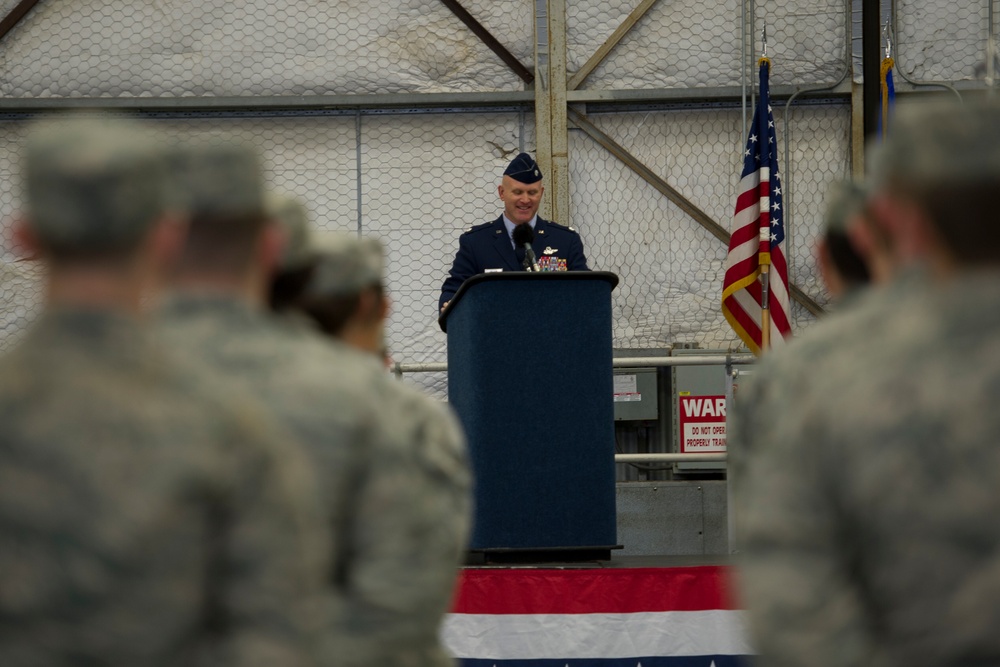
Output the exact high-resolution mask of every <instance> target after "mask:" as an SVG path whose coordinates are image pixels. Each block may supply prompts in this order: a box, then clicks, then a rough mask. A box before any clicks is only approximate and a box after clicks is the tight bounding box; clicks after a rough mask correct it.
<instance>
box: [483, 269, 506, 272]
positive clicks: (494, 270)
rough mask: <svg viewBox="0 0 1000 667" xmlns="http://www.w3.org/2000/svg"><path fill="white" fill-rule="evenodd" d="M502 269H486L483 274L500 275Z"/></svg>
mask: <svg viewBox="0 0 1000 667" xmlns="http://www.w3.org/2000/svg"><path fill="white" fill-rule="evenodd" d="M502 272H503V269H486V270H484V271H483V273H502Z"/></svg>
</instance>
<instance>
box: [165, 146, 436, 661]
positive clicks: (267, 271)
mask: <svg viewBox="0 0 1000 667" xmlns="http://www.w3.org/2000/svg"><path fill="white" fill-rule="evenodd" d="M174 162H175V164H174V169H175V172H176V174H177V175H178V176H179V177H180V180H181V181H182V184H183V187H182V190H183V192H184V193H186V202H185V208H186V209H187V211H188V212H189V215H190V218H191V228H190V230H189V237H188V241H187V244H186V246H185V248H184V252H183V255H182V258H181V261H180V266H179V270H178V271H177V273H176V275H175V276H174V279H173V281H172V286H173V290H174V294H173V295H172V297H171V298H170V300H169V301H168V303H167V304H166V306H165V308H164V311H163V313H162V329H163V334H164V336H165V338H166V339H167V340H169V341H170V342H171V343H172V344H173V345H174V346H176V348H177V349H180V350H183V351H184V352H186V353H187V354H188V355H190V356H191V357H192V358H194V359H197V360H198V361H199V363H201V364H203V365H204V366H206V367H208V368H212V369H215V370H216V371H217V372H219V373H221V374H224V375H226V376H228V377H230V378H237V379H238V380H239V381H240V382H241V384H242V385H243V386H245V387H246V388H247V389H248V390H250V391H253V392H254V393H255V394H256V395H257V396H259V397H260V398H262V399H263V400H264V402H266V403H267V405H268V406H269V408H270V410H271V412H273V413H274V414H275V415H276V416H277V417H278V418H279V419H281V420H282V422H283V423H284V424H286V425H287V426H288V427H289V428H290V429H291V430H292V431H293V433H294V434H295V435H296V436H298V438H299V439H300V440H301V441H302V442H303V443H305V445H306V446H307V447H308V450H309V454H310V458H311V461H312V465H313V471H314V474H315V476H316V478H317V481H318V484H319V487H320V489H321V490H322V492H323V495H324V498H323V500H324V505H325V510H326V513H327V526H328V530H327V531H326V534H325V538H326V539H327V540H328V542H329V544H330V546H331V547H332V552H333V556H332V559H331V561H330V563H329V564H328V567H327V574H326V577H325V578H324V579H323V580H322V581H320V582H317V587H318V588H321V589H323V590H325V591H326V592H327V602H328V605H327V609H328V614H327V615H324V616H322V617H317V621H318V625H322V626H323V627H322V628H318V629H319V630H320V632H321V633H322V635H323V656H322V658H323V662H324V664H330V665H337V666H338V667H339V666H341V665H344V666H350V665H366V666H367V665H381V664H385V665H405V664H410V661H411V660H412V661H413V664H423V663H421V662H419V661H417V660H416V659H415V657H413V656H411V654H410V653H408V652H407V651H408V649H409V648H410V647H409V645H406V644H404V643H402V642H400V641H398V640H397V639H396V637H397V636H398V635H397V633H399V632H402V631H404V630H405V629H406V628H408V627H409V626H410V625H411V624H413V623H422V622H424V620H423V619H420V618H414V615H415V613H419V610H415V609H414V608H413V607H412V606H411V605H410V604H409V601H410V598H411V592H410V591H412V590H417V591H419V590H422V586H423V583H422V580H423V578H424V577H427V576H430V575H429V574H428V573H426V572H424V571H422V570H421V567H420V565H421V564H422V563H423V560H422V559H423V555H422V553H421V549H423V548H425V546H426V545H425V540H426V536H425V529H429V528H428V527H427V523H426V518H425V516H424V515H425V512H426V501H425V500H424V499H423V497H422V493H423V485H422V482H419V478H418V477H417V476H416V462H415V458H416V454H414V453H413V451H412V450H413V445H412V443H410V442H408V441H405V440H404V438H405V437H406V436H407V435H408V434H407V433H405V432H402V431H401V430H400V429H399V428H397V426H396V424H397V422H398V421H399V420H402V419H405V418H406V415H401V414H399V413H398V412H397V411H394V410H392V409H391V406H390V403H389V398H388V396H389V393H388V384H389V381H388V379H387V378H386V377H385V376H384V373H383V371H382V368H381V366H380V364H379V363H378V361H377V360H376V359H374V358H371V357H369V356H368V355H362V354H359V353H357V352H356V351H354V350H352V349H349V348H347V347H346V346H343V345H331V343H330V342H329V341H327V340H325V339H324V338H322V337H320V336H319V335H318V334H316V333H315V332H313V331H310V330H308V329H306V328H304V327H302V326H296V325H295V323H293V322H290V321H286V320H285V319H279V318H276V317H274V316H273V315H272V314H271V313H270V312H269V311H268V310H267V296H268V290H269V287H270V280H271V274H272V272H273V271H274V269H275V267H276V265H277V263H278V261H279V258H280V257H281V256H282V248H281V241H282V237H283V234H282V231H281V228H280V226H278V225H277V224H273V221H272V220H271V219H270V217H269V216H267V215H266V214H265V200H264V192H263V175H262V171H261V168H260V165H259V161H258V157H257V155H256V153H255V151H253V150H252V149H250V148H248V147H245V146H240V145H236V144H226V143H202V144H200V145H198V146H189V147H186V148H184V149H183V150H181V151H179V152H178V154H177V155H176V156H175V160H174Z"/></svg>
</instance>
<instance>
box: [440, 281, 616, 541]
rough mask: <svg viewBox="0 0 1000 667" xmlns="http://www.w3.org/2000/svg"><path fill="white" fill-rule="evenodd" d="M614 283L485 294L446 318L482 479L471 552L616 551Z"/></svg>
mask: <svg viewBox="0 0 1000 667" xmlns="http://www.w3.org/2000/svg"><path fill="white" fill-rule="evenodd" d="M611 289H612V284H611V283H610V282H609V281H607V280H605V279H601V278H600V277H599V276H597V275H595V277H594V279H592V280H586V279H578V280H551V279H548V280H547V279H545V277H544V276H540V277H535V279H529V280H495V281H484V282H481V283H479V284H476V285H475V286H474V288H473V289H470V290H469V291H468V293H466V294H465V295H464V296H463V300H462V302H461V303H459V304H458V306H457V307H456V308H455V309H454V311H453V312H451V313H450V314H449V316H448V397H449V401H450V403H451V405H452V406H453V407H454V409H455V410H456V412H457V413H458V415H459V418H460V419H461V421H462V424H463V426H464V427H465V431H466V435H467V437H468V441H469V449H470V456H471V459H472V465H473V471H474V474H475V503H476V510H475V516H474V527H473V536H472V541H471V549H472V550H489V549H529V550H530V549H538V550H548V549H562V548H586V547H595V546H599V547H605V548H607V547H608V546H610V545H613V544H615V540H616V530H615V487H614V404H613V397H612V368H611V362H612V350H611V348H612V346H611Z"/></svg>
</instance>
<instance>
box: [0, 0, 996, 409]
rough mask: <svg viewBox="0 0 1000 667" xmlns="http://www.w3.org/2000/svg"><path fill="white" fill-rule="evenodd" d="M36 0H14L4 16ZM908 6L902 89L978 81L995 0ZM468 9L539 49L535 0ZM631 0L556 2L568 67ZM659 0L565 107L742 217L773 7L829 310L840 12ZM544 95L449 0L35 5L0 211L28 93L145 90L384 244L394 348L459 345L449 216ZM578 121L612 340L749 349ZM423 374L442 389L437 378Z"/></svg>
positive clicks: (682, 236) (9, 117)
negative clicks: (758, 67) (450, 332)
mask: <svg viewBox="0 0 1000 667" xmlns="http://www.w3.org/2000/svg"><path fill="white" fill-rule="evenodd" d="M22 2H23V0H5V1H4V2H2V3H0V12H2V13H3V14H4V15H7V14H8V13H10V12H11V11H12V10H13V9H15V8H17V7H19V6H21V5H22ZM897 3H898V6H897V7H895V8H894V9H895V15H896V18H895V22H896V25H895V33H896V34H895V35H894V37H895V52H894V55H895V56H896V57H897V63H898V68H899V71H900V74H901V76H902V79H903V80H901V81H900V86H901V87H902V88H904V89H905V88H906V86H907V85H908V83H907V81H912V82H914V83H915V84H919V83H921V82H926V81H938V80H947V81H951V82H958V83H962V82H970V81H972V80H973V79H974V78H975V74H974V70H975V68H976V66H977V65H979V64H980V63H981V62H982V61H983V59H982V56H981V54H982V53H983V52H984V51H985V44H986V39H987V35H992V34H993V32H994V30H993V26H992V25H991V23H992V22H993V21H994V20H995V19H994V12H993V6H992V4H990V2H985V3H984V2H982V1H979V2H972V1H971V0H955V1H953V2H951V3H947V5H944V4H941V3H936V2H932V1H931V0H897ZM461 4H462V6H463V7H464V8H465V9H466V10H468V12H469V14H471V15H472V16H473V17H474V18H475V19H476V20H477V21H478V22H479V23H480V24H481V25H482V26H483V27H484V28H486V29H487V30H488V31H489V32H490V33H491V34H492V35H493V36H494V37H495V38H496V40H497V41H498V42H499V43H501V44H502V45H503V46H504V47H506V49H507V50H508V51H509V52H510V53H511V54H512V55H513V56H514V57H515V58H516V59H517V60H518V61H520V62H521V63H523V64H524V65H525V67H526V68H527V69H528V70H529V71H530V70H533V68H534V62H533V61H534V53H535V34H534V29H535V22H536V16H535V12H536V8H537V3H536V2H534V1H533V0H462V2H461ZM640 4H643V3H641V2H640V0H566V3H565V5H566V15H565V19H566V20H565V25H566V52H567V68H566V69H567V72H568V75H569V76H570V77H572V75H573V74H574V73H576V72H578V71H579V70H580V69H581V68H583V67H584V65H585V63H586V62H587V61H588V59H590V57H591V55H592V54H594V53H595V52H596V51H598V50H599V48H600V47H601V45H602V43H604V41H605V40H606V39H608V37H609V36H610V35H612V33H613V32H614V31H615V29H616V28H618V26H619V25H621V24H622V23H623V21H625V20H626V18H627V17H628V16H629V14H630V12H633V10H635V9H636V7H637V6H639V5H640ZM645 4H650V5H651V7H650V8H649V10H648V11H647V12H646V13H645V15H643V16H642V17H641V18H640V19H639V20H638V22H636V24H635V26H634V27H633V28H632V30H631V31H629V32H628V33H627V34H626V35H625V36H624V38H622V39H621V41H620V42H619V43H618V44H617V46H616V47H615V48H614V49H612V50H611V52H610V54H609V55H608V56H607V58H606V59H605V60H604V61H603V62H602V63H601V64H600V65H598V66H597V67H596V68H595V69H594V70H593V71H592V72H591V73H590V75H589V76H588V77H587V78H585V79H584V80H583V82H582V83H581V84H580V85H579V87H578V88H577V90H576V91H575V92H574V94H575V97H571V99H570V102H571V107H572V108H573V109H574V110H575V111H576V112H578V113H581V114H584V115H585V116H586V118H587V119H588V121H589V122H590V123H592V124H593V125H594V126H595V127H596V128H598V129H599V130H600V131H601V132H603V133H604V134H606V135H608V136H609V137H610V138H611V140H612V141H614V142H615V143H616V144H618V145H619V146H620V147H621V148H623V149H624V150H625V151H626V152H627V153H628V154H630V155H631V156H632V157H633V158H634V159H635V160H636V161H638V162H640V163H642V164H643V165H645V166H646V167H648V168H649V169H650V170H651V171H652V172H654V173H655V174H656V175H657V176H658V177H659V178H661V179H663V180H664V181H666V182H667V183H669V184H670V185H671V186H672V187H674V188H675V189H677V190H678V191H680V193H681V194H682V195H683V196H684V197H686V198H687V199H689V200H690V201H691V202H692V203H694V204H695V205H696V206H697V207H698V208H700V209H701V210H702V211H704V212H705V213H706V214H707V216H708V217H710V218H711V219H712V220H714V221H715V222H717V223H719V224H720V225H721V226H722V227H724V228H726V229H728V228H729V218H730V216H731V213H732V208H733V205H734V197H735V188H736V184H737V182H738V178H739V174H738V171H739V169H740V165H741V150H742V143H743V141H744V137H743V132H744V122H745V119H746V115H745V113H744V109H743V107H742V103H741V98H742V94H743V90H744V87H745V86H748V87H746V88H745V89H746V92H747V95H748V96H750V95H752V92H753V91H752V86H753V80H754V78H755V71H754V69H755V68H754V66H753V61H754V59H755V58H756V56H757V55H759V48H760V42H759V35H760V31H761V28H762V27H763V25H764V23H765V21H766V24H767V31H768V32H767V34H768V55H769V56H770V57H771V59H772V61H773V66H772V77H771V84H772V89H773V91H774V93H775V103H774V105H773V106H774V112H775V117H776V122H777V125H778V127H779V132H780V134H779V142H780V143H781V144H782V145H781V151H782V153H783V154H784V157H783V161H782V165H783V170H784V172H785V173H784V174H783V178H784V184H785V188H786V191H787V194H786V205H787V206H788V207H789V208H790V210H789V211H788V212H787V213H786V218H785V221H786V225H787V226H788V248H787V250H786V254H787V255H788V256H789V260H790V265H791V268H790V272H791V275H790V280H791V282H792V283H794V284H795V285H797V286H798V287H799V288H801V290H802V291H803V293H804V294H805V295H807V296H808V297H809V298H810V299H812V300H813V301H814V302H815V304H817V305H819V306H820V307H823V306H826V305H827V303H828V297H827V295H826V294H825V293H824V291H823V287H822V285H821V283H820V282H819V279H818V276H817V274H816V271H815V267H814V263H813V259H812V247H813V241H814V239H815V237H816V234H817V233H818V230H819V227H820V221H821V218H822V211H823V199H824V196H825V193H826V191H827V188H828V187H829V184H830V183H831V182H833V181H834V180H836V179H839V178H842V177H844V176H845V175H847V174H848V173H850V171H851V155H852V153H851V141H852V128H856V123H853V124H852V105H851V100H852V92H851V90H852V85H851V84H852V79H856V76H853V77H852V76H851V72H850V71H849V65H850V52H851V38H852V37H851V34H850V32H851V30H850V24H851V7H850V6H848V5H847V4H845V3H844V2H835V1H831V0H811V1H809V2H807V1H806V0H784V1H782V2H760V1H759V0H758V1H757V2H755V3H753V2H750V1H749V0H747V1H746V2H741V1H740V0H720V1H718V2H704V0H659V2H652V3H645ZM854 9H855V13H857V8H856V7H855V8H854ZM855 30H856V28H855ZM745 39H749V40H750V41H749V42H748V43H747V44H746V45H744V40H745ZM855 39H856V35H855ZM855 71H860V70H859V68H857V67H855ZM974 83H975V82H973V87H974ZM807 89H810V90H812V89H825V90H826V92H819V93H817V92H813V93H812V94H811V95H810V94H809V90H807ZM531 90H532V87H531V86H530V85H526V84H525V83H524V81H523V80H522V79H521V78H519V76H518V75H517V74H516V73H515V72H514V71H512V69H511V68H510V67H508V65H506V64H504V62H503V61H502V60H501V59H500V58H499V57H498V56H497V55H496V54H495V53H494V52H493V51H491V50H490V48H489V47H488V46H486V45H485V44H484V42H483V41H482V40H480V39H479V38H478V37H477V36H475V35H474V34H473V33H472V31H470V29H469V28H467V27H466V26H465V25H463V23H462V22H461V21H460V20H459V19H458V18H456V16H455V14H454V13H453V12H452V11H451V10H449V8H448V7H446V5H445V4H444V3H443V2H442V1H441V0H398V1H396V2H391V3H385V2H379V1H376V0H339V1H330V2H317V1H315V0H290V1H289V2H281V3H275V2H270V1H268V0H248V1H244V2H227V1H223V0H198V1H189V0H155V1H154V0H148V1H144V2H134V1H130V0H104V1H101V0H89V1H83V0H67V1H64V2H45V1H42V2H39V3H38V4H36V5H34V7H33V8H32V9H31V10H30V11H29V12H28V13H27V14H26V15H25V16H24V17H23V19H22V20H21V21H20V22H19V23H18V24H17V25H16V27H14V29H13V30H12V31H11V32H10V33H8V34H7V35H6V36H4V37H3V39H2V40H0V95H2V97H0V114H2V115H0V145H2V149H3V150H0V173H2V176H3V179H2V183H0V219H2V220H3V221H4V225H5V226H6V225H8V224H9V221H10V220H11V219H12V217H13V216H14V215H15V214H16V212H17V211H18V209H19V208H20V203H21V202H20V191H19V189H20V185H19V173H18V165H19V160H20V157H21V147H22V141H23V135H24V130H25V126H26V120H27V119H28V118H29V117H30V115H31V114H30V112H32V111H35V110H37V109H39V108H61V107H66V106H74V105H79V104H80V103H81V101H82V100H87V101H88V105H91V106H93V105H98V106H102V105H103V106H109V107H116V108H132V109H145V111H144V113H145V114H146V115H148V116H150V117H152V118H155V120H156V122H157V123H158V124H159V125H160V126H161V127H162V128H163V129H164V131H166V132H169V133H178V132H197V133H205V134H213V133H220V132H232V133H235V134H237V135H239V136H242V137H244V138H247V139H250V140H252V141H254V142H255V143H256V144H257V145H258V146H259V147H260V149H261V151H262V152H263V155H264V157H265V161H266V167H267V176H268V180H269V182H270V184H271V185H272V186H273V187H274V188H275V189H276V190H279V191H283V192H286V193H289V194H292V195H295V196H297V197H299V198H301V199H302V201H303V202H304V203H305V204H306V205H307V207H308V209H309V211H310V214H311V216H312V221H313V224H314V225H315V227H316V228H318V229H335V230H350V231H355V232H359V233H362V234H365V235H372V236H377V237H379V238H381V239H382V240H383V241H384V242H385V244H386V246H387V248H388V260H389V275H388V288H389V290H390V293H391V296H392V298H393V303H394V308H393V313H392V316H391V321H390V325H389V345H390V349H391V352H392V355H393V358H394V359H395V360H396V361H403V362H438V361H444V360H445V358H446V349H445V344H446V343H445V336H444V334H443V333H441V332H440V330H439V329H438V325H437V321H436V317H437V313H436V312H435V310H436V308H435V306H436V300H437V294H438V290H439V288H440V284H441V281H442V280H443V278H444V276H445V274H446V272H447V270H448V267H449V265H450V261H451V258H452V256H453V253H454V250H455V249H456V247H457V240H458V235H459V234H460V233H461V232H462V231H463V230H464V229H466V228H468V227H469V226H470V225H472V224H475V223H478V222H482V221H486V220H488V219H492V218H493V217H495V216H496V215H497V214H498V211H499V207H498V201H497V197H496V184H497V182H498V178H499V174H500V172H501V171H502V169H503V167H504V165H505V164H506V162H507V161H508V160H509V159H510V158H511V157H512V155H513V154H515V153H516V152H517V151H519V150H527V151H534V150H535V147H536V146H535V117H534V113H533V109H534V105H533V103H532V101H531V95H530V93H528V94H525V91H531ZM796 91H798V92H797V93H796V95H798V99H797V101H796V103H795V104H794V105H792V106H791V107H786V104H785V101H784V100H785V99H786V98H787V96H788V95H790V94H792V93H793V92H796ZM799 93H803V94H801V95H799ZM435 95H439V96H444V97H440V98H438V99H440V100H444V101H443V102H441V103H437V102H433V101H431V100H433V99H434V96H435ZM449 96H450V97H449ZM92 98H97V99H92ZM303 100H305V101H308V102H310V103H307V104H303V103H302V102H303ZM351 100H354V102H351ZM234 101H235V102H234ZM286 102H287V104H286ZM324 102H326V103H324ZM150 109H155V111H150ZM568 141H569V144H568V154H569V188H570V219H569V220H561V221H560V222H566V223H569V224H572V225H573V226H574V227H576V229H577V230H578V231H579V232H580V234H581V236H582V237H583V241H584V244H585V247H586V249H587V254H588V257H589V261H590V264H591V266H592V267H593V268H596V269H603V270H608V271H613V272H615V273H617V274H619V276H620V277H621V284H620V286H619V287H618V289H617V290H616V292H615V294H614V317H615V321H614V342H615V346H616V347H621V348H650V347H656V348H661V347H665V346H668V345H670V344H672V343H676V342H682V343H698V344H700V345H702V346H704V347H708V348H735V347H738V346H739V340H738V339H737V337H736V336H735V335H734V334H733V332H732V331H731V329H730V328H729V327H728V325H727V324H726V322H725V320H724V319H723V317H722V315H721V311H720V307H719V297H720V292H721V277H722V268H723V263H724V261H725V256H726V247H725V245H724V244H723V243H722V242H721V241H720V240H719V239H717V238H715V237H714V236H713V235H712V234H711V233H710V232H708V231H707V230H706V229H705V228H704V227H703V226H701V225H700V224H699V223H698V222H696V221H695V220H693V219H692V218H691V217H690V216H689V215H688V214H686V213H685V212H683V211H682V210H681V209H680V208H678V207H677V206H676V205H675V204H673V203H671V202H670V201H669V200H668V199H667V198H665V197H664V196H663V195H662V194H660V192H659V191H658V190H657V189H656V188H655V187H653V185H651V184H650V183H649V182H647V181H646V180H643V179H642V178H640V177H639V176H638V175H637V174H636V172H635V171H634V170H633V169H632V168H630V167H629V166H628V165H627V164H626V163H625V162H623V161H622V160H621V159H619V158H618V157H615V156H614V155H612V154H611V153H610V152H609V151H608V150H607V148H606V147H605V146H602V145H601V144H599V143H598V142H597V141H595V140H594V138H593V136H592V135H591V134H589V133H587V132H584V131H582V130H581V129H579V128H576V127H574V126H573V124H572V123H571V124H570V131H569V138H568ZM13 259H14V253H13V252H12V251H11V250H10V249H9V248H8V249H7V250H6V251H5V254H4V263H5V265H7V266H6V267H5V268H6V270H5V272H4V278H3V285H2V289H3V294H2V298H3V313H2V314H3V317H2V319H0V326H3V330H2V332H0V349H6V348H8V347H9V346H10V344H11V342H12V341H14V340H16V338H17V336H18V334H19V332H21V331H23V329H24V327H25V325H26V323H27V322H29V321H30V320H31V318H32V316H33V313H34V312H35V311H36V308H37V300H38V296H39V293H38V287H37V286H38V284H39V282H38V281H39V276H38V275H37V270H35V269H33V268H32V267H30V266H26V265H25V264H24V263H23V262H19V263H17V264H11V262H12V261H13ZM793 316H794V326H795V327H796V328H797V329H799V330H801V329H803V328H805V327H807V326H809V324H810V323H811V322H812V321H813V320H814V319H815V315H814V314H813V313H811V312H809V311H808V310H807V309H805V308H804V307H802V306H801V305H799V304H795V305H794V306H793ZM409 381H412V382H417V383H419V384H421V385H423V386H424V387H426V388H428V389H429V390H431V391H433V392H434V393H435V394H437V395H443V394H444V388H445V377H444V374H443V373H439V374H427V375H420V376H414V377H412V378H411V379H409Z"/></svg>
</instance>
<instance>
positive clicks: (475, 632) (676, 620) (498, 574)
mask: <svg viewBox="0 0 1000 667" xmlns="http://www.w3.org/2000/svg"><path fill="white" fill-rule="evenodd" d="M730 577H731V572H730V571H729V569H728V568H726V567H721V566H701V567H667V568H627V567H622V568H615V567H611V568H581V569H574V568H568V569H546V568H514V569H498V568H486V569H474V568H469V569H465V570H463V572H462V577H461V580H460V585H459V590H458V594H457V596H456V601H455V605H454V608H453V609H452V613H450V614H448V617H447V618H446V620H445V622H444V625H443V627H442V630H441V636H442V640H443V642H444V645H445V646H446V647H447V649H448V650H449V652H450V653H451V654H452V655H453V656H455V657H456V658H458V659H459V663H460V665H461V667H567V666H568V667H712V666H713V665H714V666H715V667H745V666H746V665H747V664H748V663H749V659H750V656H751V654H752V650H751V648H750V645H749V641H748V637H747V632H746V628H745V626H744V620H743V612H742V611H740V610H739V609H737V608H736V605H735V601H734V600H733V596H732V595H731V593H730V588H731V583H730Z"/></svg>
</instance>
